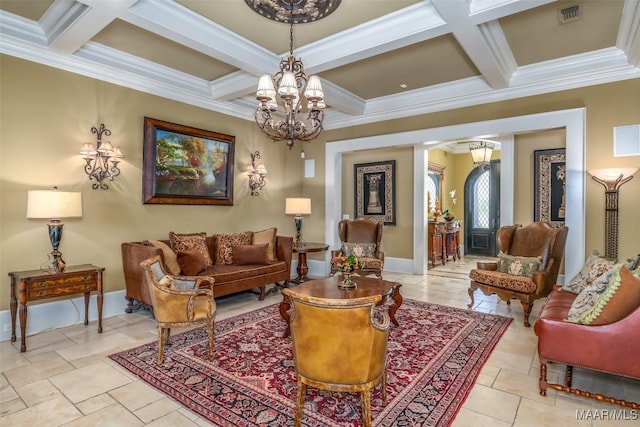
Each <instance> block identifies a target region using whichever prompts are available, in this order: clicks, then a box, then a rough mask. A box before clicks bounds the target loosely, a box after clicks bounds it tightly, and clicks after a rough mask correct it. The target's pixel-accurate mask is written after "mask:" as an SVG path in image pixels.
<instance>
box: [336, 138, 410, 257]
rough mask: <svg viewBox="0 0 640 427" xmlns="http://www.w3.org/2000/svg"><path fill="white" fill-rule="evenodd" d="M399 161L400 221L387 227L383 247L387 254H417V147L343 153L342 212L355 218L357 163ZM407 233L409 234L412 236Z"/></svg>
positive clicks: (397, 179)
mask: <svg viewBox="0 0 640 427" xmlns="http://www.w3.org/2000/svg"><path fill="white" fill-rule="evenodd" d="M387 160H395V161H396V186H395V193H396V224H395V225H387V226H385V227H384V233H383V234H382V248H383V250H384V252H385V256H394V257H398V258H412V257H413V250H412V248H413V246H412V245H413V168H411V167H405V166H404V165H412V164H413V148H411V147H399V148H394V149H385V150H371V151H359V152H355V153H346V154H345V155H344V156H343V157H342V176H343V188H342V207H343V209H342V213H343V214H349V216H350V217H351V218H355V209H354V203H355V202H354V189H355V185H354V182H355V181H354V180H355V177H354V170H353V166H354V164H356V163H370V162H381V161H387ZM406 236H409V237H408V238H407V237H406Z"/></svg>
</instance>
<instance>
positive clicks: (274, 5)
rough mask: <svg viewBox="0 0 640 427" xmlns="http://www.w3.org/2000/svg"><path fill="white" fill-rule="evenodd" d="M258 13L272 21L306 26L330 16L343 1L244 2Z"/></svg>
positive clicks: (277, 0)
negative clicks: (307, 23)
mask: <svg viewBox="0 0 640 427" xmlns="http://www.w3.org/2000/svg"><path fill="white" fill-rule="evenodd" d="M244 1H245V3H247V5H248V6H249V7H250V8H251V9H253V10H254V11H255V12H256V13H259V14H260V15H262V16H264V17H265V18H268V19H271V20H272V21H277V22H285V23H287V24H289V23H292V24H304V23H305V22H313V21H317V20H319V19H322V18H324V17H326V16H328V15H330V14H331V13H332V12H333V11H334V10H336V9H337V8H338V6H339V5H340V1H341V0H244Z"/></svg>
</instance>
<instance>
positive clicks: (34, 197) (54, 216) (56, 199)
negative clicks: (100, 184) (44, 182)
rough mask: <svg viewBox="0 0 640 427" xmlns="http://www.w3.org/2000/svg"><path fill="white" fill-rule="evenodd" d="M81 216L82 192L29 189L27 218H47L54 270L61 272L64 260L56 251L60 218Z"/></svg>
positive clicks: (54, 188) (60, 237)
mask: <svg viewBox="0 0 640 427" xmlns="http://www.w3.org/2000/svg"><path fill="white" fill-rule="evenodd" d="M81 216H82V193H80V192H68V191H58V187H53V190H30V191H29V193H28V196H27V218H48V219H49V222H48V224H47V225H48V227H49V239H50V240H51V246H52V248H53V251H52V252H51V257H52V258H53V259H52V262H51V266H52V267H53V268H54V269H55V271H56V272H62V271H64V268H65V265H66V264H65V262H64V260H63V259H62V252H60V251H58V247H59V246H60V240H61V239H62V226H63V225H64V224H63V222H62V218H73V217H81Z"/></svg>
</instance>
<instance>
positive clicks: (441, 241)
mask: <svg viewBox="0 0 640 427" xmlns="http://www.w3.org/2000/svg"><path fill="white" fill-rule="evenodd" d="M460 228H461V227H460V221H447V222H435V221H429V224H428V226H427V230H428V232H427V256H428V257H429V261H430V262H431V266H432V267H435V266H436V262H440V263H442V265H445V264H446V262H447V260H448V258H449V257H452V259H453V261H456V260H458V259H460Z"/></svg>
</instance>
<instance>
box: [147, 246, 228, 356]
mask: <svg viewBox="0 0 640 427" xmlns="http://www.w3.org/2000/svg"><path fill="white" fill-rule="evenodd" d="M140 266H141V267H142V270H143V272H144V277H145V281H146V282H147V286H148V288H149V294H150V295H151V301H152V303H153V315H154V317H155V319H156V324H157V326H158V365H160V364H162V360H163V356H164V347H165V345H166V344H167V343H168V342H169V339H170V333H171V328H179V327H186V326H193V325H204V326H206V328H207V333H208V341H209V359H210V360H212V361H213V357H214V348H213V336H214V316H215V312H216V300H215V299H214V296H213V291H212V290H211V289H206V288H202V289H199V288H198V287H199V286H200V284H203V286H210V283H211V280H212V279H211V278H210V277H207V278H205V277H193V276H180V277H179V278H178V277H174V276H172V275H170V274H167V273H166V272H165V271H164V268H163V264H162V260H161V258H160V255H155V256H153V257H151V258H148V259H146V260H144V261H143V262H142V263H140Z"/></svg>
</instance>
